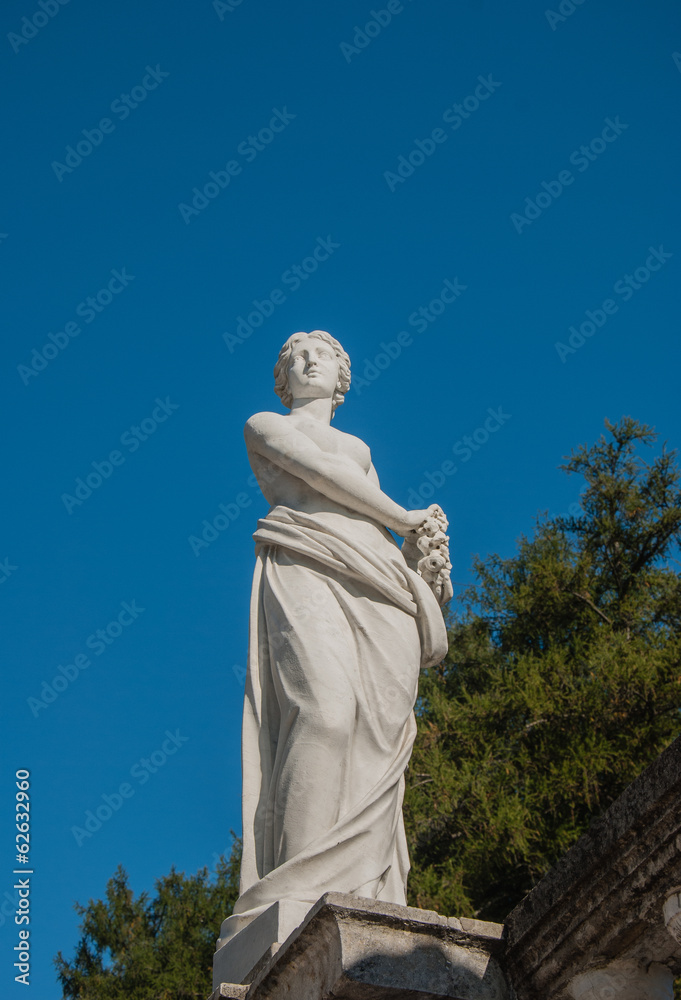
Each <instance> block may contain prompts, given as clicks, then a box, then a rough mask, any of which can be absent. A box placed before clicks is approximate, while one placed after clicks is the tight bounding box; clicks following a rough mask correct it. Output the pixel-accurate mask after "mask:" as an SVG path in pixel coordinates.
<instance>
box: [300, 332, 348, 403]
mask: <svg viewBox="0 0 681 1000" xmlns="http://www.w3.org/2000/svg"><path fill="white" fill-rule="evenodd" d="M338 369H339V362H338V358H337V357H336V352H335V351H334V349H333V347H332V346H331V345H330V344H327V343H325V342H324V341H323V340H318V339H317V338H316V337H307V338H306V339H304V340H300V341H299V342H298V343H297V344H296V345H295V346H294V348H293V350H292V352H291V357H290V360H289V366H288V384H289V390H290V392H291V396H292V397H293V399H317V398H322V399H331V398H332V396H333V394H334V392H335V391H336V386H337V384H338Z"/></svg>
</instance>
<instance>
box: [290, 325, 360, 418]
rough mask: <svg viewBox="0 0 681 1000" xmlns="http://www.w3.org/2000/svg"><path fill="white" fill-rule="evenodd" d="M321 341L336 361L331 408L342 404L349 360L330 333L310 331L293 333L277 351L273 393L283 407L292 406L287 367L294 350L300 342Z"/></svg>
mask: <svg viewBox="0 0 681 1000" xmlns="http://www.w3.org/2000/svg"><path fill="white" fill-rule="evenodd" d="M308 338H309V339H313V338H314V339H316V340H321V341H323V342H324V343H325V344H329V345H330V346H331V348H332V349H333V351H334V353H335V355H336V359H337V361H338V382H337V385H336V390H335V392H334V394H333V399H332V401H331V402H332V406H333V410H334V411H335V409H336V407H337V406H340V404H341V403H343V402H344V397H345V393H346V392H347V391H348V389H349V388H350V358H349V357H348V355H347V354H346V353H345V351H344V350H343V348H342V346H341V345H340V344H339V342H338V341H337V340H336V338H335V337H332V336H331V334H330V333H327V332H326V331H325V330H312V331H311V332H310V333H294V334H293V335H292V336H291V337H289V338H288V340H287V341H286V343H285V344H284V346H283V347H282V349H281V350H280V351H279V357H278V359H277V363H276V365H275V366H274V391H275V392H276V394H277V396H279V397H280V399H281V401H282V403H283V404H284V406H286V407H288V409H291V406H292V405H293V396H292V395H291V389H290V387H289V379H288V373H289V366H290V364H291V358H292V356H293V353H294V349H295V347H296V346H297V345H299V344H300V342H301V341H303V340H307V339H308Z"/></svg>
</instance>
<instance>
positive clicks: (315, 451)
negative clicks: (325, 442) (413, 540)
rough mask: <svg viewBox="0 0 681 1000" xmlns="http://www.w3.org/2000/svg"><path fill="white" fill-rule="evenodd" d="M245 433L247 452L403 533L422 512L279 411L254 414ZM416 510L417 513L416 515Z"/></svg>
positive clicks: (408, 529) (421, 517) (424, 515)
mask: <svg viewBox="0 0 681 1000" xmlns="http://www.w3.org/2000/svg"><path fill="white" fill-rule="evenodd" d="M244 434H245V437H246V445H247V447H248V450H249V453H250V452H255V454H257V455H261V456H262V457H263V458H266V459H267V460H268V461H269V462H272V463H273V464H274V465H276V466H278V467H279V468H280V469H284V470H285V471H286V472H288V473H290V475H292V476H295V477H296V478H297V479H300V480H302V481H303V482H304V483H307V485H308V486H310V487H311V488H312V489H313V490H316V492H317V493H321V494H322V495H323V496H326V497H328V498H329V499H330V500H333V501H334V502H335V503H339V504H342V505H343V506H344V507H348V508H349V509H350V510H352V511H355V512H356V513H358V514H363V515H365V516H366V517H370V518H371V519H372V520H374V521H378V522H379V523H380V524H384V525H385V526H386V527H388V528H391V529H392V530H393V531H395V532H396V533H397V534H406V533H407V532H409V531H411V530H412V529H413V528H415V527H417V526H418V524H420V523H421V521H423V520H424V518H425V517H426V513H427V512H425V511H420V512H417V511H407V510H405V508H404V507H400V505H399V504H397V503H395V502H394V500H391V499H390V497H389V496H387V494H385V493H383V491H382V490H380V489H379V487H378V486H376V485H375V484H374V483H373V482H371V481H370V480H369V479H367V477H366V475H365V474H364V473H363V472H362V471H361V469H360V468H359V467H358V466H356V465H355V464H354V462H351V461H348V460H345V459H343V458H341V457H339V456H338V455H332V454H330V453H329V452H326V451H323V450H322V449H321V448H320V447H319V445H317V444H315V442H314V441H312V440H311V439H310V438H309V437H308V436H307V435H306V434H303V432H302V431H300V430H298V429H297V428H296V427H295V425H294V424H293V422H292V421H290V420H288V419H287V418H286V417H284V416H282V415H281V414H279V413H256V414H255V416H253V417H251V418H250V420H249V421H248V423H247V424H246V427H245V430H244ZM419 514H420V515H421V516H420V518H419V517H418V516H415V515H419Z"/></svg>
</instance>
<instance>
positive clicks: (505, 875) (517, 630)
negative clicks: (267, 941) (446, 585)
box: [406, 418, 681, 921]
mask: <svg viewBox="0 0 681 1000" xmlns="http://www.w3.org/2000/svg"><path fill="white" fill-rule="evenodd" d="M606 428H607V431H608V434H607V436H605V435H604V436H602V437H601V438H600V440H599V441H598V442H597V443H596V444H595V445H593V447H590V448H588V447H586V446H582V447H580V448H578V449H577V450H576V451H575V452H573V453H572V455H571V456H570V457H569V459H568V460H567V462H566V464H565V465H563V466H561V468H562V469H564V470H565V471H566V472H567V473H568V474H569V475H573V474H574V475H580V476H583V477H584V479H585V487H586V488H585V491H584V494H583V497H582V511H581V513H580V514H579V516H576V517H568V518H564V517H559V518H549V517H547V516H543V517H541V518H540V519H539V521H538V523H537V525H536V529H535V531H534V533H533V536H532V537H531V538H521V539H520V541H519V543H518V549H517V554H516V555H514V556H513V557H512V558H510V559H501V558H500V557H499V556H496V555H493V556H491V557H489V558H487V559H484V560H480V559H478V560H476V562H475V569H476V574H477V578H478V585H477V586H474V587H471V588H469V589H468V590H467V591H466V592H465V593H464V595H463V597H462V599H461V609H460V610H459V611H458V612H457V613H451V614H450V621H449V626H450V628H449V636H450V645H449V653H448V655H447V657H446V659H445V661H444V663H443V664H442V665H441V666H439V667H435V668H432V669H431V670H429V671H427V672H426V675H425V677H424V678H423V682H422V685H421V689H420V699H419V702H418V704H417V717H418V725H419V734H418V737H417V740H416V746H415V750H414V754H413V757H412V761H411V764H410V768H409V771H408V775H407V785H408V787H407V796H406V819H407V829H408V835H409V839H410V847H411V857H412V865H413V868H412V873H411V875H410V902H411V903H412V904H413V905H416V906H421V907H427V908H432V909H435V910H438V911H440V912H441V913H445V914H461V915H476V916H479V917H480V918H481V919H488V920H499V921H503V919H504V918H505V917H506V916H507V914H508V913H509V912H510V911H511V909H512V908H513V907H514V906H515V904H516V903H518V902H519V901H520V899H522V897H523V896H524V895H525V894H526V893H527V892H529V891H530V889H531V888H532V887H533V886H534V885H535V884H536V883H537V882H539V880H540V879H541V878H542V877H543V876H544V875H545V874H546V873H547V871H548V870H549V868H550V867H551V866H552V865H553V864H554V863H555V861H557V859H558V858H560V856H561V855H562V854H564V853H565V851H567V850H568V849H569V848H570V847H571V846H572V845H573V844H574V843H575V841H576V840H577V839H578V837H579V836H580V835H581V834H582V833H583V832H584V831H585V830H586V829H587V828H588V825H589V822H590V820H591V819H592V818H593V817H594V816H595V815H597V814H599V813H601V812H603V811H604V810H605V809H606V808H607V807H608V805H610V804H611V803H612V802H613V800H614V799H615V798H616V797H617V796H618V795H620V794H621V792H622V791H623V790H624V789H625V788H626V786H627V785H628V784H629V783H630V782H631V781H632V780H633V779H634V778H635V777H636V776H637V775H638V774H639V773H640V772H641V771H642V770H643V769H644V768H645V767H646V766H647V765H648V764H650V763H651V762H652V761H653V760H654V759H655V758H656V757H657V756H658V754H659V753H660V752H661V751H662V750H663V749H664V748H665V747H666V746H667V745H668V744H669V743H670V741H671V740H672V739H673V738H674V737H675V736H677V735H678V734H679V732H680V731H681V716H680V713H679V706H680V704H681V638H680V637H679V624H680V623H681V579H680V577H679V574H678V572H677V571H676V570H675V569H674V566H675V565H676V566H678V563H677V561H676V560H675V559H674V556H675V555H676V554H677V551H678V549H677V546H678V542H679V539H680V536H681V490H680V489H679V478H680V477H679V469H678V466H677V464H676V453H675V452H674V451H667V450H666V448H663V449H662V450H661V453H659V454H658V455H657V457H655V458H653V459H652V460H651V461H649V462H646V461H644V459H643V456H642V455H641V451H642V450H643V449H644V448H645V447H646V446H652V445H653V443H654V441H655V438H656V435H655V433H654V432H653V430H652V429H650V428H649V427H646V426H644V425H642V424H639V423H638V422H637V421H635V420H632V419H630V418H624V419H623V420H622V421H620V423H618V424H616V425H612V424H610V423H608V422H607V421H606Z"/></svg>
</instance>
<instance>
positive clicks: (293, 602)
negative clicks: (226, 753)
mask: <svg viewBox="0 0 681 1000" xmlns="http://www.w3.org/2000/svg"><path fill="white" fill-rule="evenodd" d="M254 538H255V541H256V543H257V546H256V556H257V562H256V570H255V575H254V579H253V590H252V597H251V613H250V643H249V661H248V673H247V680H246V693H245V700H244V719H243V736H242V760H243V803H242V805H243V859H242V867H241V886H240V891H241V895H240V897H239V899H238V901H237V903H236V906H235V908H234V916H232V917H228V918H227V920H226V921H225V922H224V923H223V926H222V931H221V938H220V941H219V942H218V947H220V946H221V945H222V944H225V943H226V941H227V940H228V939H229V938H231V937H232V936H233V935H234V934H235V933H236V932H238V931H239V930H240V929H241V928H243V927H244V926H245V925H246V924H247V923H248V922H249V921H250V920H251V919H253V918H254V917H256V916H257V915H258V914H260V913H261V912H263V910H265V909H266V908H267V907H268V906H269V905H271V904H272V903H274V902H276V901H280V900H293V901H295V902H298V903H309V905H310V906H311V905H312V904H313V903H315V902H316V901H317V900H318V899H319V898H320V896H322V895H323V894H324V893H325V892H329V891H332V890H333V891H338V892H347V893H352V894H355V895H359V896H367V897H369V898H372V899H381V900H386V901H389V902H395V903H402V904H404V903H405V889H406V877H407V873H408V870H409V858H408V853H407V844H406V838H405V833H404V822H403V818H402V800H403V795H404V770H405V768H406V766H407V762H408V760H409V757H410V754H411V750H412V745H413V742H414V736H415V732H416V723H415V720H414V712H413V708H414V703H415V700H416V694H417V683H418V674H419V669H420V667H425V666H429V665H431V664H433V663H437V662H439V661H440V660H441V659H442V657H443V656H444V654H445V652H446V649H447V636H446V630H445V626H444V622H443V619H442V614H441V611H440V608H439V606H438V604H437V601H436V599H435V597H434V596H433V594H432V592H431V590H430V588H429V587H428V585H427V584H426V583H425V582H424V581H423V580H422V579H421V577H420V576H418V574H417V573H416V572H414V571H413V570H411V569H410V568H409V567H408V566H407V564H406V562H405V560H404V557H403V555H402V553H401V551H400V549H399V548H398V546H397V545H396V543H395V541H394V539H393V538H392V536H391V535H390V533H389V532H388V531H387V530H386V529H385V528H382V527H380V526H379V525H378V524H377V523H376V522H374V521H370V520H368V519H367V518H365V517H363V516H361V515H359V514H353V513H352V512H350V511H348V512H347V513H339V512H330V511H324V512H319V513H305V512H302V511H297V510H293V509H291V508H289V507H284V506H276V507H273V508H272V509H271V510H270V512H269V514H268V515H267V517H265V518H264V519H262V520H261V521H259V522H258V530H257V531H256V533H255V535H254Z"/></svg>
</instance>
